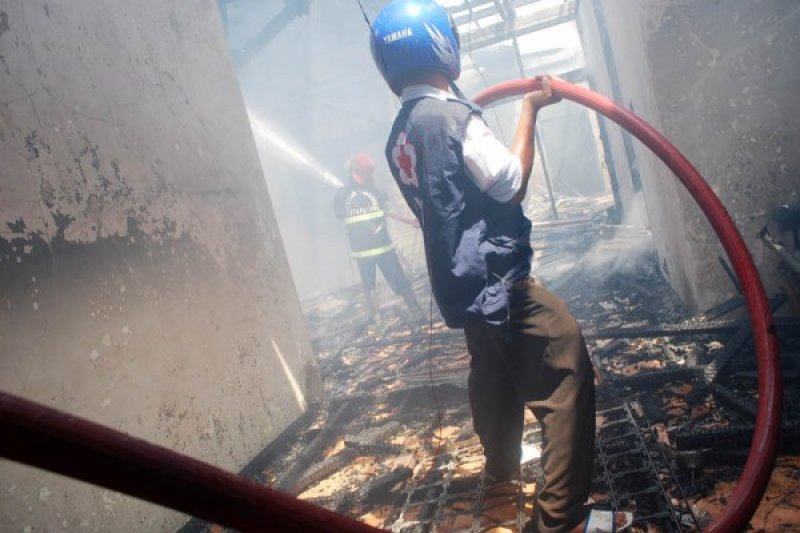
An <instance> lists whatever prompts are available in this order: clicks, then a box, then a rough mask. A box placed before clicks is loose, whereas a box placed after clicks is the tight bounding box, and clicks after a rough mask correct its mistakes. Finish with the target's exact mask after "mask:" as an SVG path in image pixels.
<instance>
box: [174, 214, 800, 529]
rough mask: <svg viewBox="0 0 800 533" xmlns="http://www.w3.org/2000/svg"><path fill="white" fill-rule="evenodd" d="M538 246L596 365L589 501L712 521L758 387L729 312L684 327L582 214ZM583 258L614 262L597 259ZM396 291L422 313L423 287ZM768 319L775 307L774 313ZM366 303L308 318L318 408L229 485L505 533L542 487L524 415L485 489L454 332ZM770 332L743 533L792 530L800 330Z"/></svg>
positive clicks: (643, 516)
mask: <svg viewBox="0 0 800 533" xmlns="http://www.w3.org/2000/svg"><path fill="white" fill-rule="evenodd" d="M537 235H538V239H539V241H538V242H535V244H536V245H537V248H538V249H539V253H538V257H537V263H536V269H537V272H538V273H539V274H540V275H541V277H542V279H543V280H544V281H545V283H546V284H547V285H548V286H549V287H550V288H551V289H552V290H554V292H556V293H558V294H559V295H560V296H561V297H562V298H564V299H565V300H566V301H567V303H568V304H569V306H570V308H571V309H572V311H573V313H574V314H575V316H576V318H577V319H578V321H579V322H580V323H581V325H582V327H583V329H584V333H585V336H586V339H587V344H588V346H589V349H590V353H591V355H592V359H593V363H594V365H595V372H596V377H597V383H598V408H597V422H598V437H597V446H596V449H595V452H596V453H595V471H594V483H593V493H592V495H591V499H592V501H593V502H595V505H596V506H600V507H603V508H614V509H619V510H630V511H633V512H634V513H635V516H636V523H635V527H634V531H648V532H650V531H695V530H698V529H702V528H703V527H704V526H705V525H706V524H708V523H709V522H710V520H711V518H712V516H714V515H716V514H717V513H719V511H720V509H721V508H722V507H724V505H725V503H726V498H727V496H728V495H730V493H731V491H732V487H733V485H734V484H735V482H736V479H737V478H738V475H739V472H740V468H741V466H742V464H743V461H744V459H745V458H746V454H747V447H748V446H749V442H750V438H751V436H752V427H753V421H754V416H753V415H754V409H755V407H754V397H755V391H756V372H755V360H754V354H753V348H752V341H751V336H750V330H749V326H748V323H747V321H746V319H744V318H743V317H744V315H743V313H742V301H741V298H739V297H734V298H732V299H731V300H729V301H727V302H724V303H723V304H721V305H720V306H717V307H716V308H714V309H710V310H708V311H707V312H706V313H704V315H703V316H701V317H692V316H689V315H688V313H686V311H685V310H684V309H683V307H682V306H681V304H680V302H679V301H678V299H677V297H676V296H675V295H674V294H673V293H672V292H671V290H670V289H669V288H668V286H667V283H666V282H665V280H664V279H663V278H662V277H661V275H660V273H659V270H658V268H657V266H656V263H655V257H654V255H653V254H652V252H651V251H649V250H648V249H647V248H646V247H644V248H642V249H641V250H642V251H641V252H639V253H637V254H633V255H632V254H630V253H629V250H630V249H631V247H632V246H635V245H637V244H640V243H641V241H642V236H643V232H641V231H639V230H636V229H631V228H614V227H609V226H606V225H604V223H603V221H602V219H601V218H598V217H597V216H595V217H592V216H587V217H583V218H578V219H576V220H575V221H572V222H568V223H558V224H550V225H543V226H542V227H539V228H538V232H537ZM596 243H600V244H601V248H602V249H604V250H606V251H608V250H611V251H612V252H614V250H619V251H620V253H619V254H614V253H612V254H610V256H608V257H610V258H609V259H608V260H606V261H603V259H602V257H600V258H599V257H597V254H595V253H594V252H593V251H595V250H598V248H594V247H593V245H594V244H596ZM622 251H625V253H624V254H623V253H622ZM617 255H622V256H623V259H624V261H618V260H617V259H618V257H617ZM412 277H413V280H414V286H415V290H416V292H417V295H418V297H419V299H420V301H421V302H426V303H427V302H428V301H429V287H428V284H427V280H426V278H425V275H424V273H422V272H417V273H414V274H413V276H412ZM783 304H784V299H783V298H782V297H780V296H776V297H774V298H773V307H774V308H775V309H776V310H777V311H778V314H779V315H780V314H781V313H782V312H783V311H785V310H784V307H785V306H784V305H783ZM382 305H383V311H384V317H383V320H382V321H381V323H379V324H374V323H371V322H369V320H368V317H367V314H366V308H365V305H364V303H363V298H362V296H361V294H360V292H359V289H358V288H357V287H356V288H353V289H349V290H345V291H342V292H340V293H337V294H332V295H326V296H325V297H323V298H319V299H317V300H316V301H315V302H310V303H309V304H308V306H307V319H308V323H309V329H310V331H311V332H312V337H313V344H314V346H315V349H316V352H317V354H318V358H319V362H320V368H321V372H322V374H323V377H324V380H325V389H326V398H327V400H326V402H325V403H324V404H322V405H317V406H314V407H313V408H312V409H310V410H309V411H308V412H307V413H306V414H305V415H304V416H303V417H301V418H300V419H299V420H297V421H296V422H295V423H294V424H293V425H292V426H291V427H290V428H288V429H287V430H286V431H285V432H284V433H283V434H282V435H281V436H280V437H279V438H278V439H276V440H275V441H274V442H273V443H272V444H271V445H270V446H269V447H268V448H267V449H265V450H264V451H263V453H262V454H261V455H260V456H259V457H257V458H256V459H255V460H254V461H253V462H252V463H251V464H250V465H249V466H248V467H247V468H246V469H245V471H244V472H243V474H244V475H247V476H250V477H253V478H255V479H257V480H259V481H261V482H263V483H265V484H268V485H270V486H273V487H277V488H279V489H281V490H284V491H286V492H289V493H291V494H294V495H297V496H298V497H300V498H302V499H305V500H310V501H313V502H315V503H317V504H319V505H323V506H325V507H328V508H330V509H334V510H336V511H338V512H341V513H344V514H347V515H349V516H352V517H354V518H357V519H359V520H362V521H364V522H367V523H369V524H372V525H374V526H377V527H381V528H385V529H389V530H392V531H402V532H406V531H408V532H411V531H414V532H416V531H419V532H423V531H472V532H479V531H521V529H522V527H523V525H524V523H525V521H526V520H527V517H528V516H530V514H531V512H532V508H533V502H534V498H533V496H534V494H535V491H536V485H537V479H538V477H539V475H540V469H539V464H538V447H537V443H538V441H539V434H538V428H537V424H536V423H535V421H534V420H533V418H532V417H531V416H530V414H527V415H526V426H525V437H524V442H523V450H524V456H525V457H524V459H527V461H526V462H525V463H524V464H522V465H521V466H520V472H519V477H518V480H516V481H515V482H512V483H506V484H499V485H492V484H489V483H488V482H487V480H486V479H485V478H484V474H483V458H482V453H481V447H480V443H479V442H478V440H477V438H476V437H475V435H474V431H473V428H472V424H471V420H470V412H469V406H468V400H467V394H466V380H467V373H468V364H469V356H468V354H467V352H466V348H465V343H464V340H463V336H462V334H461V333H460V332H459V331H451V330H448V329H446V328H445V326H444V325H443V323H442V322H441V319H440V317H439V316H438V315H437V314H435V312H434V313H433V314H432V316H431V317H430V321H429V323H428V324H425V325H422V326H420V325H417V324H413V323H412V321H411V320H410V319H409V317H408V316H407V315H406V312H405V309H404V307H403V304H402V303H401V302H400V301H399V300H398V299H396V298H395V297H393V296H392V295H390V294H388V293H384V294H383V304H382ZM787 314H788V313H787ZM777 328H778V333H779V337H780V339H781V343H782V346H781V349H782V356H783V364H784V378H785V382H786V385H787V391H786V413H785V416H784V433H783V442H782V455H781V456H780V457H779V459H778V461H777V465H776V468H775V470H774V473H773V478H772V481H771V484H770V488H769V490H768V492H767V495H766V497H765V499H764V500H763V501H762V504H761V507H760V508H759V510H758V512H757V513H756V515H755V516H754V518H753V520H752V521H751V526H752V529H754V530H762V531H795V530H797V527H798V526H797V524H800V514H798V510H800V508H798V505H800V460H798V458H797V456H796V455H795V453H796V445H795V444H794V442H795V441H796V440H797V439H796V437H797V433H798V429H800V412H798V409H800V402H798V400H800V389H798V387H797V386H796V384H795V383H796V381H797V379H796V378H797V373H798V369H799V368H800V367H798V363H800V341H799V340H798V338H797V337H798V333H800V325H798V322H797V320H796V319H795V318H793V317H791V316H782V317H781V318H779V319H778V321H777ZM209 529H214V527H213V526H208V525H205V524H200V523H197V522H190V523H189V524H188V525H187V526H186V527H185V528H184V530H185V531H191V530H194V531H202V530H209Z"/></svg>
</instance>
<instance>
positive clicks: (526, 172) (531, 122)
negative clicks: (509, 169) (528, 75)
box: [509, 76, 561, 204]
mask: <svg viewBox="0 0 800 533" xmlns="http://www.w3.org/2000/svg"><path fill="white" fill-rule="evenodd" d="M551 79H552V78H551V77H550V76H544V77H542V88H541V90H539V91H532V92H529V93H527V94H526V95H525V96H523V97H522V113H521V114H520V116H519V122H518V123H517V130H516V132H515V133H514V141H513V143H512V144H511V153H513V154H514V155H515V156H517V157H518V158H519V162H520V166H521V169H522V181H521V182H520V187H519V189H518V190H517V192H516V193H515V194H514V196H512V197H511V200H509V202H510V203H515V204H519V203H521V202H522V200H524V199H525V194H526V193H527V192H528V181H529V180H530V177H531V171H532V170H533V156H534V142H533V136H534V133H535V131H536V114H537V113H538V112H539V110H540V109H541V108H543V107H545V106H548V105H550V104H554V103H556V102H559V101H560V100H561V98H559V97H557V96H555V95H553V91H552V89H551V87H550V80H551Z"/></svg>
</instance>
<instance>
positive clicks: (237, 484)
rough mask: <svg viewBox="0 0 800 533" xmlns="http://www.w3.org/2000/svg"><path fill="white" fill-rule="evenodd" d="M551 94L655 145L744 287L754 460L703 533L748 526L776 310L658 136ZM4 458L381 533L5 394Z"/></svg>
mask: <svg viewBox="0 0 800 533" xmlns="http://www.w3.org/2000/svg"><path fill="white" fill-rule="evenodd" d="M538 88H540V82H539V80H519V81H512V82H507V83H502V84H499V85H496V86H494V87H491V88H489V89H487V90H486V91H484V92H482V93H481V94H479V95H478V96H477V97H476V98H475V101H476V102H477V103H478V104H479V105H484V106H487V105H491V104H493V103H496V102H498V101H499V100H502V99H505V98H509V97H512V96H519V95H522V94H524V93H526V92H530V91H532V90H536V89H538ZM552 88H553V92H554V93H555V94H556V95H558V96H561V97H563V98H566V99H568V100H572V101H575V102H577V103H579V104H583V105H585V106H587V107H589V108H591V109H594V110H595V111H597V112H599V113H601V114H603V115H605V116H606V117H608V118H610V119H611V120H613V121H615V122H617V123H619V124H620V125H621V126H622V127H624V128H625V129H627V130H628V131H630V132H631V133H632V134H633V135H635V136H636V137H637V138H638V139H639V140H640V141H641V142H642V143H644V144H645V145H646V146H647V147H648V148H650V149H651V150H652V151H653V152H654V153H655V154H656V155H657V156H658V157H659V158H661V160H662V161H664V162H665V163H666V164H667V166H668V167H669V168H670V169H671V170H672V171H673V172H674V173H675V175H676V176H677V177H678V179H679V180H680V181H681V183H683V185H684V186H685V187H686V189H687V190H688V191H689V192H690V193H691V194H692V196H693V197H694V198H695V200H696V201H697V203H698V204H699V205H700V208H701V209H702V210H703V212H704V213H705V214H706V216H707V217H708V219H709V221H710V222H711V225H712V227H713V228H714V231H715V232H716V233H717V235H718V237H719V239H720V241H721V243H722V245H723V247H724V248H725V251H726V253H727V254H728V257H729V259H730V260H731V263H732V265H733V267H734V270H735V271H736V275H737V276H738V278H739V281H740V283H741V285H742V289H743V292H744V297H745V300H746V302H747V307H748V310H749V315H750V321H751V322H752V326H753V338H754V343H755V347H756V354H757V358H758V410H757V418H756V426H755V432H754V435H753V441H752V444H751V448H750V454H749V456H748V459H747V463H746V464H745V467H744V470H743V471H742V473H741V476H740V477H739V481H738V483H737V484H736V488H735V490H734V492H733V494H732V495H731V497H730V498H729V499H728V505H727V506H726V507H725V509H724V511H723V513H722V514H721V515H720V516H718V517H717V518H716V520H715V521H714V522H713V523H712V524H711V525H710V526H709V527H708V528H707V529H706V531H708V532H714V533H717V532H723V533H727V532H731V531H740V530H742V529H744V527H745V526H746V524H747V522H748V520H749V519H750V517H751V516H752V515H753V513H754V512H755V510H756V508H757V507H758V504H759V502H760V501H761V498H762V496H763V494H764V491H765V490H766V486H767V483H768V481H769V476H770V472H771V470H772V466H773V463H774V461H775V454H776V452H777V447H778V437H779V434H778V433H779V430H780V421H781V412H782V402H783V384H782V379H781V368H780V360H779V355H778V343H777V338H776V336H775V332H774V329H773V324H772V313H771V311H770V307H769V302H768V300H767V296H766V293H765V291H764V287H763V285H762V283H761V279H760V278H759V275H758V271H757V270H756V268H755V264H754V263H753V260H752V258H751V256H750V254H749V252H748V251H747V248H746V247H745V244H744V241H743V239H742V237H741V235H739V232H738V231H737V230H736V226H735V225H734V223H733V221H732V220H731V218H730V216H729V215H728V213H727V211H726V210H725V208H724V206H723V205H722V203H721V202H720V200H719V198H717V196H716V195H715V194H714V192H713V191H712V190H711V188H710V187H709V186H708V184H707V183H706V182H705V181H704V180H703V178H702V176H700V174H699V173H698V172H697V170H696V169H695V168H694V167H693V166H692V165H691V163H689V161H688V160H687V159H686V158H685V157H684V156H683V155H682V154H681V153H680V152H678V150H677V149H676V148H675V147H674V146H673V145H672V144H671V143H670V142H669V141H668V140H666V139H665V138H664V137H663V136H662V135H661V134H659V133H658V132H657V131H655V130H654V129H653V128H652V127H651V126H650V125H648V124H647V123H646V122H644V121H643V120H642V119H641V118H639V117H637V116H636V115H635V114H633V113H632V112H630V111H628V110H626V109H624V108H622V107H620V106H618V105H616V104H615V103H614V102H612V101H611V100H609V99H608V98H606V97H604V96H602V95H599V94H597V93H594V92H592V91H590V90H588V89H585V88H582V87H578V86H575V85H572V84H569V83H567V82H564V81H561V80H554V81H553V84H552ZM0 431H1V432H2V435H3V437H2V438H0V456H2V457H5V458H8V459H11V460H14V461H18V462H21V463H25V464H28V465H31V466H36V467H39V468H44V469H47V470H50V471H53V472H56V473H59V474H63V475H67V476H70V477H73V478H76V479H80V480H83V481H87V482H89V483H93V484H96V485H100V486H103V487H106V488H109V489H112V490H117V491H120V492H124V493H126V494H129V495H132V496H135V497H137V498H141V499H144V500H148V501H151V502H153V503H157V504H160V505H164V506H167V507H171V508H173V509H177V510H179V511H183V512H185V513H189V514H192V515H194V516H197V517H199V518H203V519H205V520H208V521H210V522H214V523H218V524H220V525H223V526H228V527H233V528H236V529H239V530H241V531H294V530H298V531H331V532H332V531H340V532H344V531H352V532H358V531H364V532H366V531H377V530H376V529H375V528H372V527H370V526H368V525H366V524H363V523H361V522H358V521H356V520H353V519H350V518H347V517H344V516H342V515H338V514H336V513H334V512H331V511H328V510H326V509H322V508H320V507H317V506H315V505H312V504H310V503H307V502H303V501H300V500H297V499H295V498H292V497H291V496H288V495H286V494H282V493H280V492H278V491H275V490H272V489H270V488H268V487H264V486H261V485H258V484H256V483H254V482H252V481H249V480H247V479H245V478H242V477H240V476H236V475H234V474H231V473H229V472H226V471H224V470H222V469H220V468H217V467H215V466H212V465H209V464H207V463H204V462H202V461H198V460H196V459H193V458H190V457H187V456H185V455H182V454H179V453H177V452H174V451H172V450H168V449H166V448H163V447H160V446H156V445H154V444H150V443H148V442H145V441H143V440H140V439H136V438H134V437H130V436H128V435H125V434H124V433H121V432H119V431H116V430H113V429H110V428H107V427H104V426H101V425H99V424H95V423H93V422H89V421H87V420H83V419H80V418H78V417H75V416H72V415H69V414H67V413H64V412H61V411H58V410H56V409H52V408H50V407H45V406H42V405H39V404H36V403H34V402H31V401H28V400H25V399H22V398H18V397H16V396H13V395H10V394H6V393H2V392H0Z"/></svg>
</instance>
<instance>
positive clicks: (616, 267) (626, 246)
mask: <svg viewBox="0 0 800 533" xmlns="http://www.w3.org/2000/svg"><path fill="white" fill-rule="evenodd" d="M625 222H626V224H625V225H620V226H606V227H605V228H603V231H602V232H601V234H600V237H601V238H600V239H599V240H598V241H597V243H595V244H594V245H593V246H592V247H591V248H590V249H589V251H588V252H587V253H586V254H585V255H584V256H583V257H582V258H581V259H580V261H579V264H578V268H583V269H585V270H586V271H587V272H592V273H596V274H598V275H599V274H602V275H603V276H610V275H612V274H615V273H618V272H632V271H634V270H635V269H637V268H639V267H640V266H641V265H642V264H643V263H645V262H647V261H648V260H649V258H650V257H652V254H653V253H655V247H654V245H653V235H652V233H651V232H650V230H649V229H648V228H647V224H648V221H647V208H646V206H645V202H644V195H643V194H642V193H638V194H637V195H636V196H634V197H633V199H632V200H631V202H630V205H629V206H628V211H627V212H626V218H625Z"/></svg>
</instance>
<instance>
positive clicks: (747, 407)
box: [711, 383, 757, 420]
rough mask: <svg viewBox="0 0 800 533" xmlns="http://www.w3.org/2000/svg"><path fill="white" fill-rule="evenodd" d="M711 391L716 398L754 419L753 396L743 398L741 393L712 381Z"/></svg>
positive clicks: (754, 403) (754, 406) (754, 405)
mask: <svg viewBox="0 0 800 533" xmlns="http://www.w3.org/2000/svg"><path fill="white" fill-rule="evenodd" d="M711 392H713V393H714V396H715V397H716V398H717V399H718V400H720V401H722V402H723V403H724V404H726V405H727V406H728V407H730V408H732V409H735V410H736V411H738V412H739V413H741V414H743V415H745V416H746V417H748V418H749V419H751V420H755V418H756V412H757V409H756V402H755V401H754V399H753V398H751V397H748V398H743V397H742V396H741V395H739V394H736V393H735V392H733V391H732V390H730V389H729V388H728V387H726V386H724V385H722V384H720V383H712V384H711Z"/></svg>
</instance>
